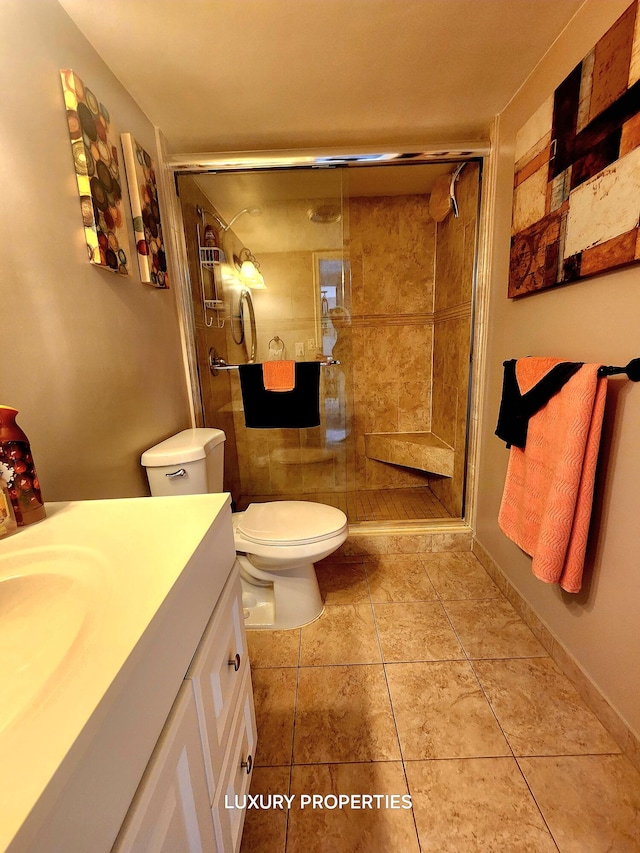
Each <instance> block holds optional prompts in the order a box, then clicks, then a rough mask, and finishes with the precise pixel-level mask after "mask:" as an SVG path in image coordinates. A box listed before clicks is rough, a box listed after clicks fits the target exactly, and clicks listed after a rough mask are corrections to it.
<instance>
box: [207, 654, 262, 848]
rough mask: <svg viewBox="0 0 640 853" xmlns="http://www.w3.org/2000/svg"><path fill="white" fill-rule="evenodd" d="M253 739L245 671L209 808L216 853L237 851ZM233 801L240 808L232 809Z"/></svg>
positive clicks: (253, 722) (250, 696)
mask: <svg viewBox="0 0 640 853" xmlns="http://www.w3.org/2000/svg"><path fill="white" fill-rule="evenodd" d="M256 740H257V733H256V715H255V710H254V705H253V690H252V688H251V673H250V672H249V670H247V672H246V673H245V676H244V681H243V687H242V695H241V696H240V701H239V703H238V708H237V713H236V715H235V717H234V722H233V732H232V735H231V740H230V743H229V749H228V751H227V754H226V755H225V760H224V764H223V767H222V774H221V777H220V783H219V785H218V790H217V791H216V794H215V797H214V800H213V807H212V809H211V813H212V815H213V825H214V827H215V833H216V844H217V847H218V850H224V851H225V853H227V851H228V853H237V851H238V850H239V849H240V842H241V840H242V828H243V826H244V819H245V813H246V809H245V808H244V802H245V797H246V795H247V794H248V793H249V787H250V785H251V776H252V769H253V758H254V756H255V754H256ZM236 798H237V799H236ZM236 802H237V803H238V805H240V806H241V808H235V804H236Z"/></svg>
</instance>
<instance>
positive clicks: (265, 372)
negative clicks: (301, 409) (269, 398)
mask: <svg viewBox="0 0 640 853" xmlns="http://www.w3.org/2000/svg"><path fill="white" fill-rule="evenodd" d="M262 381H263V382H264V390H265V391H293V389H294V388H295V386H296V363H295V361H265V363H264V364H263V365H262Z"/></svg>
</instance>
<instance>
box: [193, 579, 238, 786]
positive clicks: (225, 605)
mask: <svg viewBox="0 0 640 853" xmlns="http://www.w3.org/2000/svg"><path fill="white" fill-rule="evenodd" d="M248 671H249V657H248V654H247V638H246V632H245V627H244V613H243V610H242V590H241V587H240V575H239V570H238V567H237V564H236V566H235V567H234V570H233V572H232V573H231V575H230V577H229V580H228V581H227V583H226V586H225V588H224V591H223V593H222V596H221V598H220V602H219V604H218V606H217V607H216V609H215V611H214V614H213V616H212V618H211V621H210V622H209V625H208V626H207V629H206V630H205V632H204V635H203V638H202V642H201V643H200V646H199V648H198V652H197V654H196V655H195V657H194V659H193V662H192V664H191V666H190V667H189V671H188V672H187V678H188V679H191V680H192V682H193V690H194V695H195V699H196V705H197V708H198V717H199V719H200V734H201V737H202V746H203V750H204V761H205V769H206V772H207V782H208V785H209V798H210V802H213V797H214V795H215V792H216V789H217V787H218V784H219V781H220V771H221V767H222V763H223V759H224V753H225V750H226V748H227V745H228V743H229V738H230V736H231V728H232V724H233V720H234V716H235V711H236V708H237V704H238V698H239V696H240V689H241V687H242V685H243V682H244V677H245V674H246V673H248Z"/></svg>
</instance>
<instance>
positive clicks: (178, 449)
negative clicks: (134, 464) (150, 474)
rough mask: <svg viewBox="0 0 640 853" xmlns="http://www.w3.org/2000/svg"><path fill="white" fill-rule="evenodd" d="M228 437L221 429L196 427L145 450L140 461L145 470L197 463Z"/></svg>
mask: <svg viewBox="0 0 640 853" xmlns="http://www.w3.org/2000/svg"><path fill="white" fill-rule="evenodd" d="M225 438H226V436H225V434H224V432H223V431H222V430H221V429H213V428H211V427H196V428H195V429H185V430H183V431H182V432H179V433H178V434H177V435H172V436H171V438H167V439H165V440H164V441H161V442H160V444H156V445H155V446H154V447H150V448H149V450H145V452H144V453H143V454H142V456H141V458H140V461H141V462H142V464H143V465H144V467H145V468H159V467H160V466H161V465H179V464H182V463H183V462H195V461H196V460H197V459H204V457H205V456H206V455H207V453H210V452H211V450H213V448H214V447H217V445H219V444H222V442H223V441H224V440H225Z"/></svg>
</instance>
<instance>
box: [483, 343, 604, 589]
mask: <svg viewBox="0 0 640 853" xmlns="http://www.w3.org/2000/svg"><path fill="white" fill-rule="evenodd" d="M559 361H560V360H559V359H555V358H524V359H519V360H518V362H517V364H516V377H517V380H518V386H519V388H520V391H521V392H522V393H526V391H528V390H529V389H530V388H531V387H532V386H534V385H535V384H536V383H537V382H539V381H540V380H541V379H542V377H543V376H544V375H545V374H546V373H547V372H548V371H549V370H550V369H551V368H552V367H553V366H554V365H555V364H558V363H559ZM599 367H600V365H599V364H584V365H583V366H582V367H581V368H580V370H578V372H577V373H576V374H575V375H574V376H572V377H571V379H569V381H568V382H567V383H566V385H564V386H563V388H562V389H561V390H560V391H559V392H558V393H557V394H555V395H554V396H553V397H551V399H550V400H549V401H548V402H547V403H546V405H544V406H543V407H542V409H540V410H539V411H538V412H536V414H535V415H533V416H532V417H531V419H530V421H529V429H528V433H527V443H526V446H525V447H524V448H519V447H512V448H511V450H510V451H509V452H510V455H509V465H508V468H507V477H506V481H505V486H504V493H503V496H502V504H501V506H500V512H499V515H498V523H499V525H500V528H501V529H502V531H503V533H505V534H506V535H507V536H508V537H509V538H510V539H512V540H513V541H514V542H515V543H516V544H517V545H518V546H519V547H520V548H522V550H523V551H525V552H526V553H527V554H529V555H530V556H531V557H532V558H533V562H532V571H533V573H534V574H535V576H536V577H538V578H540V580H542V581H545V582H546V583H558V584H560V586H561V587H562V589H564V590H566V591H567V592H579V591H580V587H581V586H582V571H583V568H584V558H585V553H586V548H587V536H588V533H589V523H590V520H591V508H592V502H593V489H594V482H595V474H596V465H597V461H598V450H599V446H600V434H601V431H602V420H603V416H604V406H605V398H606V393H607V380H606V378H599V377H598V375H597V374H598V368H599Z"/></svg>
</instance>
